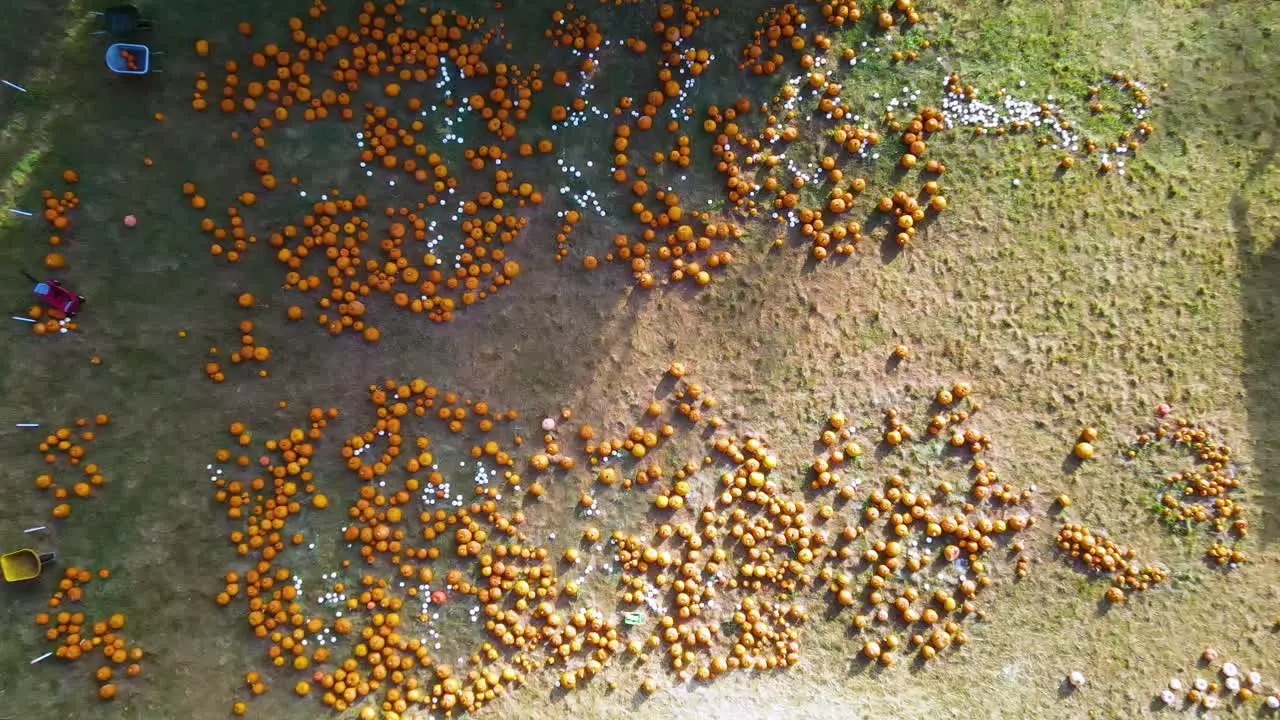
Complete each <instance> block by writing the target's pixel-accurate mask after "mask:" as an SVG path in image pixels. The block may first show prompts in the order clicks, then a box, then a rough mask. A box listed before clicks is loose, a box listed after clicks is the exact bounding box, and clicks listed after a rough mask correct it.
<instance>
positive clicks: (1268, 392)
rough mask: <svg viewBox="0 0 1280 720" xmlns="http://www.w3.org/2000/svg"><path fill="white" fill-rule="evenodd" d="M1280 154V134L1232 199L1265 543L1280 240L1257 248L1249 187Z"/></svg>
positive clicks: (1279, 453)
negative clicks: (1250, 208) (1250, 216)
mask: <svg viewBox="0 0 1280 720" xmlns="http://www.w3.org/2000/svg"><path fill="white" fill-rule="evenodd" d="M1278 152H1280V135H1273V136H1272V140H1271V144H1270V146H1269V147H1268V148H1266V149H1265V150H1263V151H1262V152H1261V153H1260V154H1259V155H1258V157H1257V159H1255V160H1254V162H1253V165H1252V166H1250V168H1249V170H1248V173H1247V174H1246V176H1245V179H1244V182H1243V183H1242V184H1241V187H1240V189H1239V190H1237V191H1236V193H1235V194H1234V195H1233V196H1232V198H1231V222H1232V225H1233V226H1234V229H1235V234H1236V244H1237V249H1238V252H1239V256H1240V264H1241V266H1242V274H1243V277H1242V281H1241V305H1242V310H1243V312H1244V323H1243V327H1242V328H1241V331H1242V333H1243V342H1242V343H1241V344H1242V346H1243V349H1244V387H1245V393H1246V398H1245V405H1246V410H1247V412H1248V422H1249V434H1250V436H1252V437H1253V438H1254V442H1255V443H1256V446H1255V448H1254V465H1255V467H1254V472H1253V475H1254V476H1255V477H1256V478H1258V482H1259V485H1260V488H1259V489H1260V498H1261V502H1262V504H1263V507H1262V516H1263V517H1264V518H1266V520H1265V521H1264V524H1263V527H1262V537H1263V538H1264V539H1265V540H1266V541H1267V542H1273V541H1275V540H1277V539H1280V522H1276V521H1275V520H1274V519H1272V518H1273V517H1274V513H1275V512H1276V511H1277V510H1280V474H1278V473H1280V441H1278V440H1277V435H1276V428H1277V427H1278V426H1280V244H1275V243H1273V244H1271V246H1270V247H1267V248H1265V249H1261V250H1259V248H1258V244H1259V243H1264V242H1267V241H1268V240H1269V239H1268V238H1260V237H1255V236H1254V232H1253V229H1252V227H1251V226H1250V221H1249V207H1250V198H1249V196H1248V188H1249V186H1250V185H1251V184H1252V183H1253V182H1254V181H1255V180H1257V179H1258V178H1259V177H1260V176H1261V175H1262V173H1263V172H1265V171H1266V168H1267V166H1268V165H1270V164H1271V163H1272V162H1274V161H1275V160H1276V156H1277V153H1278Z"/></svg>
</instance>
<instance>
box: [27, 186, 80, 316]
mask: <svg viewBox="0 0 1280 720" xmlns="http://www.w3.org/2000/svg"><path fill="white" fill-rule="evenodd" d="M62 180H63V182H65V183H67V184H68V185H74V184H76V183H78V182H80V173H78V172H76V171H75V170H72V169H67V170H63V171H62ZM40 198H41V201H42V203H43V206H44V207H43V211H42V213H41V216H42V217H43V218H44V220H45V223H46V224H47V225H48V226H49V231H50V234H49V245H51V246H52V247H53V248H55V249H53V250H50V251H49V252H48V253H47V254H46V255H45V256H44V267H45V269H46V270H65V269H66V267H67V256H66V254H65V252H64V250H65V245H64V244H65V243H66V242H67V241H68V240H70V239H72V238H73V234H72V232H73V231H72V223H71V211H72V210H74V209H75V208H77V207H79V206H80V198H79V196H77V195H76V194H75V192H73V191H71V190H67V191H64V192H63V193H62V194H61V195H59V194H58V193H56V192H54V191H53V190H42V191H41V192H40ZM27 317H29V318H31V319H32V320H36V321H37V322H34V323H31V331H32V332H34V333H35V334H36V335H56V334H58V333H59V332H60V331H67V332H69V331H72V330H76V329H77V328H79V326H80V325H79V323H78V322H76V321H74V320H71V319H69V318H67V317H65V316H64V315H63V314H62V313H61V312H60V311H58V310H56V309H54V308H48V307H44V306H43V305H32V306H31V307H29V308H28V309H27Z"/></svg>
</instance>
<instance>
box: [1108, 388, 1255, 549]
mask: <svg viewBox="0 0 1280 720" xmlns="http://www.w3.org/2000/svg"><path fill="white" fill-rule="evenodd" d="M1161 410H1162V411H1164V413H1163V414H1160V416H1159V417H1158V418H1157V420H1156V422H1155V424H1154V425H1153V426H1152V427H1151V428H1149V429H1147V430H1144V431H1142V432H1141V433H1139V435H1138V436H1137V438H1136V441H1135V443H1134V444H1133V445H1132V446H1131V447H1130V448H1129V449H1128V450H1127V451H1126V453H1125V454H1126V456H1127V457H1129V458H1131V459H1133V458H1137V457H1138V456H1139V455H1140V454H1141V455H1143V456H1147V455H1149V454H1155V453H1159V452H1160V451H1174V452H1180V453H1186V454H1188V455H1190V456H1191V458H1192V466H1191V467H1187V468H1184V469H1181V470H1175V471H1173V472H1168V473H1162V474H1161V476H1160V478H1159V491H1158V492H1159V495H1158V499H1159V513H1160V517H1161V519H1162V520H1164V521H1166V522H1167V523H1168V524H1169V525H1170V526H1171V527H1174V528H1192V527H1197V526H1201V527H1206V528H1207V529H1208V531H1209V532H1211V533H1212V534H1213V536H1214V540H1213V542H1212V543H1211V544H1210V545H1209V546H1208V550H1207V554H1208V556H1209V557H1210V559H1212V560H1213V561H1214V562H1216V563H1217V564H1219V565H1224V566H1225V565H1229V564H1230V565H1231V566H1233V567H1234V566H1235V565H1238V564H1239V563H1243V562H1245V561H1246V560H1247V557H1246V555H1245V553H1244V551H1243V550H1241V549H1240V548H1239V544H1240V540H1242V539H1243V538H1244V537H1245V536H1246V535H1248V532H1249V521H1248V520H1247V519H1245V517H1244V514H1245V509H1246V505H1245V504H1244V503H1243V502H1242V500H1241V499H1240V495H1241V494H1242V492H1243V491H1242V489H1241V484H1240V478H1239V476H1238V474H1237V467H1236V464H1235V463H1234V461H1233V460H1232V457H1231V447H1230V446H1229V445H1226V444H1224V443H1222V442H1219V441H1218V440H1217V439H1215V438H1214V434H1213V431H1212V430H1211V429H1209V428H1208V427H1206V426H1204V425H1203V424H1199V423H1195V422H1192V421H1191V420H1188V419H1187V418H1185V417H1176V418H1169V417H1166V415H1167V414H1168V412H1167V410H1165V408H1164V406H1162V407H1161ZM1157 457H1163V455H1162V454H1161V455H1157Z"/></svg>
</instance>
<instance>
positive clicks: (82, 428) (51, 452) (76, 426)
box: [35, 413, 111, 520]
mask: <svg viewBox="0 0 1280 720" xmlns="http://www.w3.org/2000/svg"><path fill="white" fill-rule="evenodd" d="M110 422H111V416H109V415H107V414H106V413H99V414H97V415H95V416H94V417H93V419H92V420H90V419H89V418H76V420H75V422H74V423H72V425H71V426H67V427H60V428H57V429H55V430H54V431H53V432H52V433H50V434H49V435H47V436H45V438H44V439H43V440H41V442H40V444H39V446H38V449H39V451H40V453H41V454H42V455H43V456H44V461H45V463H47V464H49V465H54V464H56V463H57V462H58V461H59V460H60V459H62V460H65V461H66V462H67V463H68V464H69V465H71V466H72V467H73V468H76V469H78V470H79V471H80V472H81V473H82V474H83V477H82V478H80V479H78V480H75V481H73V482H71V484H70V486H69V487H68V486H67V484H66V483H59V482H58V480H57V479H56V478H54V476H53V474H52V473H47V472H45V473H40V474H39V475H37V476H36V479H35V486H36V487H37V488H38V489H40V490H48V491H49V493H50V494H51V495H52V496H53V499H54V502H55V505H54V506H53V510H52V511H51V514H52V515H53V517H54V518H56V519H59V520H63V519H66V518H68V517H71V503H70V502H69V501H70V500H72V499H73V498H76V499H79V498H87V497H90V496H92V495H93V492H94V488H100V487H102V486H103V485H104V484H106V482H107V479H106V477H105V476H103V474H102V469H101V468H100V467H98V464H97V463H93V462H89V460H88V457H87V454H88V450H87V449H86V446H87V444H88V443H91V442H93V441H94V440H96V439H97V437H98V431H97V430H95V429H93V428H95V427H97V428H101V427H103V426H105V425H107V424H108V423H110Z"/></svg>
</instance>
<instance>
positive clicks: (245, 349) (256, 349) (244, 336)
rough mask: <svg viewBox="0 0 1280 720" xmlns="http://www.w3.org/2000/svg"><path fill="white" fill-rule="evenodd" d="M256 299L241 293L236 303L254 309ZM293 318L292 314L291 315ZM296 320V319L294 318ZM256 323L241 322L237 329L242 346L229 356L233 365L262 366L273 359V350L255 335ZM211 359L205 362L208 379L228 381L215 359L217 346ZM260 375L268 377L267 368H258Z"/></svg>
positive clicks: (211, 348) (211, 350) (213, 348)
mask: <svg viewBox="0 0 1280 720" xmlns="http://www.w3.org/2000/svg"><path fill="white" fill-rule="evenodd" d="M255 302H256V299H255V298H254V296H253V294H252V293H241V294H240V295H239V296H237V298H236V303H237V304H238V305H239V306H240V307H242V308H252V307H254V305H255ZM290 315H291V316H292V312H291V313H290ZM294 319H296V318H294ZM254 327H255V325H254V322H253V321H252V320H249V319H245V320H241V321H240V324H239V325H238V326H237V329H238V330H239V331H240V338H239V339H240V346H239V348H237V349H236V350H233V351H231V353H229V354H228V356H227V357H228V359H229V360H230V362H231V364H232V365H240V364H257V365H262V364H263V363H266V362H267V361H268V360H270V359H271V348H269V347H267V346H266V345H263V344H262V343H261V342H259V341H258V340H257V339H256V338H255V336H254V334H253V331H254ZM209 356H210V359H209V360H208V361H207V362H205V366H204V372H205V375H206V376H208V378H209V379H210V380H212V381H214V382H216V383H220V382H223V381H224V380H226V373H225V372H224V368H223V367H222V363H220V362H218V361H217V360H216V359H215V358H216V357H217V356H218V348H217V346H213V347H210V348H209ZM258 375H259V376H260V377H266V376H267V375H268V371H267V369H266V368H262V367H260V368H258Z"/></svg>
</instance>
